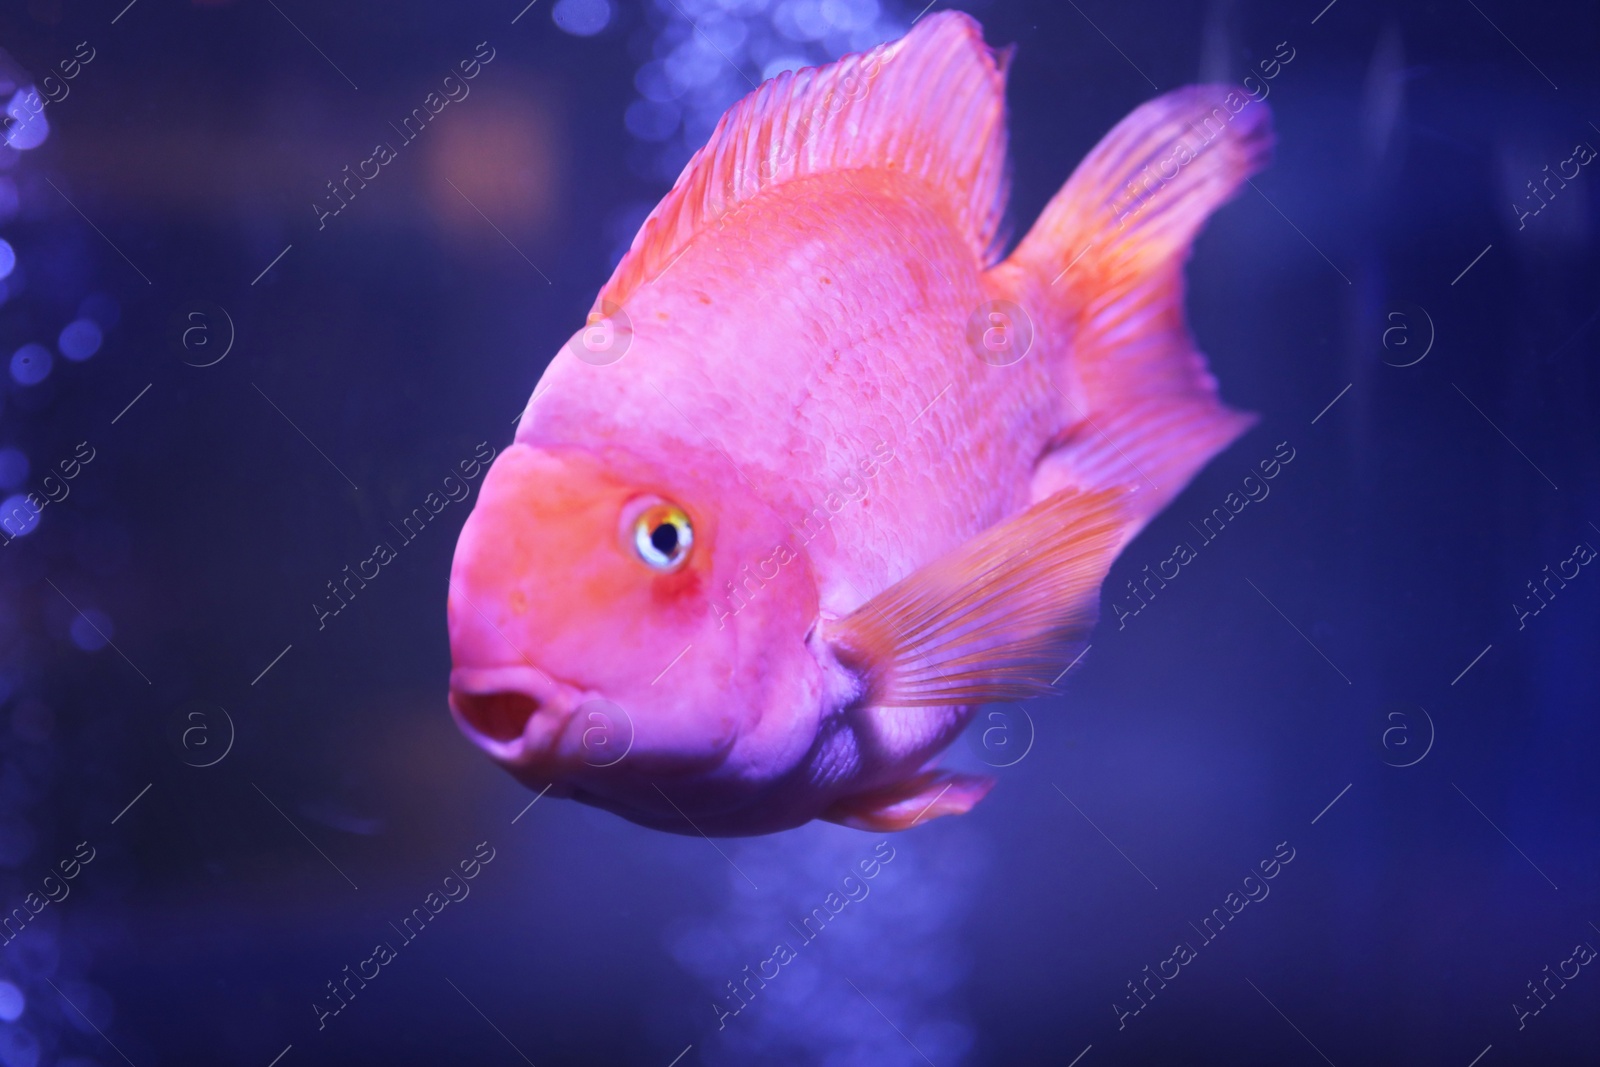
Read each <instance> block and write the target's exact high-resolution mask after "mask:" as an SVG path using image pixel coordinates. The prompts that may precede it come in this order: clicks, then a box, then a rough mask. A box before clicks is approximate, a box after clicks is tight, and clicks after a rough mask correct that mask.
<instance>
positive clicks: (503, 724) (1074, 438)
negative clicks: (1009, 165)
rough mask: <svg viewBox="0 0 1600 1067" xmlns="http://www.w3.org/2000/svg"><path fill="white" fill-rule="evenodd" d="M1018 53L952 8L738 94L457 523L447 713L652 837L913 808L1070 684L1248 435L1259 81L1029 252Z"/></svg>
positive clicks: (983, 786)
mask: <svg viewBox="0 0 1600 1067" xmlns="http://www.w3.org/2000/svg"><path fill="white" fill-rule="evenodd" d="M1004 90H1005V62H1004V57H1003V56H997V55H996V53H995V52H993V51H992V50H990V49H989V48H988V47H986V46H985V45H984V43H983V39H982V31H981V29H980V27H979V26H978V25H977V23H976V22H974V21H973V20H972V19H971V18H969V17H967V16H965V15H962V14H957V13H945V14H940V15H936V16H933V17H931V18H928V19H926V20H924V21H923V22H921V23H920V24H919V25H918V26H917V27H916V28H915V29H913V30H912V31H911V32H910V33H909V34H907V35H906V37H905V38H903V39H902V40H900V41H897V42H894V43H891V44H887V45H884V46H881V47H879V48H876V49H874V50H872V51H871V52H867V53H865V54H862V55H856V56H848V57H846V58H844V59H842V60H840V61H839V62H837V63H834V64H831V65H829V66H826V67H823V68H820V69H814V70H802V71H798V72H795V73H792V74H783V75H780V76H779V77H777V78H775V79H773V80H772V81H769V82H767V83H766V84H764V85H762V86H761V87H760V88H759V89H757V90H756V91H755V92H753V93H751V94H750V95H749V96H748V97H746V98H745V99H744V100H742V101H740V102H739V103H738V104H737V105H735V106H734V107H733V108H732V109H731V110H730V111H729V112H728V113H727V114H726V115H725V116H723V119H722V121H721V123H720V124H719V125H718V126H717V129H716V131H715V132H714V133H713V134H712V136H711V140H710V142H709V143H708V144H707V145H706V146H705V147H704V148H703V149H701V150H700V151H699V152H698V153H697V154H696V155H695V157H694V158H693V159H692V160H691V161H690V163H689V165H688V167H687V168H686V169H685V170H684V172H683V174H682V176H681V177H680V178H679V179H678V182H677V184H676V185H675V186H673V188H672V191H671V192H670V193H668V194H667V196H666V197H665V199H663V200H662V201H661V203H660V204H659V205H658V206H657V207H656V209H655V211H654V212H653V213H652V214H651V215H650V217H649V218H648V219H647V220H646V221H645V224H644V226H643V228H642V229H641V230H640V231H639V234H638V236H637V237H636V238H635V239H634V242H633V246H632V249H631V250H630V251H629V252H628V254H627V256H626V257H625V258H624V259H623V260H622V262H621V263H619V264H618V266H617V269H616V271H615V273H614V274H613V275H612V277H611V280H610V281H609V282H607V283H606V286H605V288H604V289H602V290H601V291H600V294H599V296H598V298H597V299H596V300H595V304H594V310H593V311H592V312H591V314H590V317H589V323H588V325H587V326H586V327H585V328H584V329H583V330H581V331H579V333H578V334H577V336H575V337H574V338H573V340H572V341H571V342H570V343H569V344H568V345H567V346H566V347H564V348H563V349H562V350H561V351H560V352H558V353H557V354H556V356H555V358H554V359H553V360H552V361H551V362H550V366H549V368H548V369H547V370H546V371H545V374H544V376H543V378H542V379H541V380H540V382H539V385H538V387H537V388H536V389H535V391H534V394H533V397H532V399H531V400H530V401H529V405H528V408H527V409H526V411H525V412H524V414H523V417H522V421H521V424H520V426H519V428H518V430H517V434H516V440H515V442H514V443H513V444H512V445H511V446H510V447H508V448H507V449H506V450H505V451H504V452H503V453H501V455H500V456H499V458H497V459H496V460H495V462H494V465H493V467H492V468H491V469H490V471H489V473H488V475H487V476H486V477H485V479H484V484H483V488H482V491H481V495H480V497H479V499H478V503H477V506H476V508H475V509H474V510H473V512H472V515H471V517H470V518H469V519H468V520H467V523H466V526H465V528H464V529H463V530H462V532H461V539H460V542H459V544H458V545H457V547H456V555H455V563H454V567H453V570H452V574H451V584H450V596H449V622H450V648H451V654H452V657H453V662H454V670H453V672H452V673H451V676H450V707H451V710H452V712H453V714H454V715H455V718H456V721H457V723H458V724H459V725H460V727H461V730H462V731H463V732H464V733H466V735H467V736H468V737H469V738H471V739H472V740H473V741H474V742H476V743H477V744H478V745H479V746H480V747H481V748H483V749H484V750H485V751H486V752H488V753H489V755H490V756H491V757H492V758H493V759H494V760H495V761H496V762H498V763H500V764H501V765H502V766H504V767H505V768H506V769H507V770H509V771H510V772H511V773H512V774H513V775H515V776H516V777H517V778H518V779H520V780H521V781H523V782H524V783H525V784H527V785H529V786H530V787H533V788H539V789H543V788H546V787H549V788H551V790H552V795H555V796H567V797H572V798H575V799H578V800H581V801H584V802H585V803H589V804H594V805H597V806H599V807H602V808H606V809H608V810H610V811H613V812H616V813H617V814H619V815H622V816H623V817H625V818H628V819H631V820H633V821H635V822H638V823H641V824H643V825H645V826H650V827H655V828H658V829H662V830H671V831H677V832H682V833H703V834H708V835H709V834H718V835H735V834H757V833H767V832H771V831H776V830H782V829H786V828H788V827H793V826H797V825H799V824H802V823H804V822H807V821H808V820H811V819H815V818H822V819H829V820H832V821H834V822H839V823H844V824H846V825H850V826H856V827H861V828H867V829H872V830H887V829H904V828H906V827H908V826H911V825H913V824H915V823H917V822H919V821H921V820H924V819H928V818H933V817H936V816H939V815H947V814H953V813H960V812H965V811H967V810H969V809H970V808H971V807H972V806H973V804H975V803H976V802H977V801H978V800H980V799H981V798H982V797H983V796H984V794H986V793H987V792H988V791H989V789H990V787H991V786H992V785H993V784H994V783H993V780H992V779H989V778H980V777H976V776H972V775H966V774H958V773H952V772H950V771H945V770H940V769H938V768H937V767H934V766H932V765H931V763H932V761H933V760H934V758H935V757H936V756H937V755H938V754H939V752H941V751H942V750H943V749H944V748H945V747H946V746H947V745H948V744H949V743H950V742H951V740H952V739H954V738H955V737H956V735H957V734H959V733H960V732H961V731H962V729H963V727H965V726H966V724H967V723H968V722H969V720H970V719H971V718H972V716H973V715H974V714H975V712H976V710H977V708H978V707H979V706H980V705H981V704H982V703H984V702H986V701H995V700H1014V699H1021V698H1025V697H1030V696H1035V695H1039V694H1041V693H1046V692H1049V691H1050V687H1051V682H1052V680H1053V679H1055V678H1056V677H1057V676H1058V675H1059V674H1060V673H1061V671H1062V669H1063V668H1064V667H1065V666H1066V665H1067V664H1068V663H1069V662H1070V661H1071V660H1072V658H1073V657H1074V656H1075V655H1077V653H1078V652H1079V651H1080V650H1081V649H1082V648H1083V646H1084V642H1085V639H1086V635H1087V634H1088V632H1089V630H1090V628H1091V627H1092V626H1093V625H1094V622H1095V619H1096V617H1097V614H1098V604H1099V589H1100V584H1101V582H1102V581H1103V580H1104V578H1105V574H1106V571H1107V569H1108V568H1109V567H1110V565H1111V562H1112V560H1113V559H1114V558H1115V556H1116V554H1117V552H1118V551H1119V550H1120V549H1121V547H1122V546H1123V545H1124V544H1126V543H1127V541H1128V540H1129V539H1130V538H1132V537H1133V536H1134V535H1135V534H1136V533H1137V532H1138V531H1139V530H1140V529H1141V528H1142V527H1143V526H1144V524H1145V523H1146V522H1148V521H1149V520H1150V518H1151V517H1152V516H1153V515H1154V514H1155V513H1156V512H1158V511H1160V510H1161V508H1162V507H1164V506H1165V505H1166V504H1167V502H1168V501H1169V500H1171V499H1172V497H1173V496H1174V495H1176V494H1177V493H1178V492H1179V491H1180V490H1181V489H1182V488H1183V486H1184V485H1185V484H1186V483H1187V482H1188V481H1189V479H1190V478H1191V477H1192V476H1193V475H1194V474H1195V472H1196V471H1197V470H1198V469H1199V468H1200V467H1201V466H1202V465H1203V464H1204V463H1205V462H1206V461H1207V460H1209V459H1210V458H1211V457H1212V456H1213V455H1215V454H1216V453H1217V452H1219V451H1221V450H1222V449H1223V448H1225V447H1227V446H1228V444H1229V443H1231V442H1232V441H1233V440H1234V439H1235V438H1236V437H1237V436H1238V435H1239V434H1240V433H1242V432H1243V431H1244V430H1245V429H1246V428H1247V427H1248V426H1249V425H1250V423H1251V421H1252V420H1251V418H1250V417H1249V416H1246V415H1242V414H1240V413H1238V412H1235V411H1231V410H1229V409H1228V408H1227V407H1225V406H1223V404H1222V403H1221V402H1220V401H1219V400H1218V398H1217V390H1216V382H1215V381H1214V379H1213V378H1212V377H1211V375H1210V374H1209V373H1208V372H1207V370H1206V365H1205V359H1204V357H1203V356H1202V355H1201V354H1200V352H1198V351H1197V350H1196V348H1195V345H1194V342H1193V340H1192V338H1191V337H1190V335H1189V332H1188V329H1187V326H1186V323H1185V319H1184V312H1183V262H1184V260H1185V258H1186V257H1187V256H1188V252H1189V247H1190V243H1191V242H1192V240H1193V238H1194V236H1195V233H1196V232H1197V231H1198V229H1199V227H1200V225H1201V224H1202V223H1203V222H1204V221H1205V219H1206V217H1207V216H1208V215H1209V214H1210V213H1211V212H1212V211H1214V210H1215V209H1216V208H1217V207H1218V206H1219V205H1220V204H1222V203H1223V202H1224V201H1225V200H1227V199H1228V198H1229V197H1230V196H1232V194H1233V193H1234V191H1235V190H1236V189H1237V188H1238V187H1239V185H1240V184H1241V183H1242V182H1244V180H1245V179H1246V178H1247V177H1248V176H1249V175H1250V174H1252V173H1253V172H1255V171H1256V170H1258V169H1259V168H1260V167H1261V166H1263V165H1264V163H1265V161H1266V158H1267V156H1268V154H1269V151H1270V146H1271V132H1270V127H1269V121H1268V116H1267V111H1266V108H1265V106H1264V105H1262V104H1260V103H1258V102H1255V101H1253V100H1251V99H1250V98H1249V97H1247V96H1244V95H1242V94H1241V93H1239V92H1238V91H1236V90H1230V89H1228V88H1227V87H1223V86H1198V87H1190V88H1185V89H1180V90H1178V91H1176V92H1172V93H1169V94H1167V95H1165V96H1162V97H1160V98H1158V99H1156V100H1152V101H1150V102H1149V103H1146V104H1144V105H1143V106H1141V107H1139V108H1138V109H1137V110H1135V111H1134V112H1133V113H1132V114H1131V115H1129V116H1128V117H1127V118H1126V119H1124V120H1123V121H1122V122H1121V123H1120V124H1118V125H1117V127H1116V128H1115V129H1114V130H1112V131H1111V133H1110V134H1109V135H1108V136H1107V137H1106V138H1105V140H1103V141H1102V142H1101V143H1100V144H1099V145H1098V146H1097V147H1096V148H1095V149H1094V151H1093V152H1091V153H1090V154H1089V156H1088V158H1086V159H1085V160H1084V161H1083V163H1082V164H1081V165H1080V166H1079V167H1078V169H1077V171H1076V173H1074V174H1073V176H1072V178H1071V180H1070V181H1068V182H1067V184H1066V185H1065V186H1064V187H1063V188H1062V189H1061V191H1060V192H1059V193H1058V194H1057V195H1056V197H1055V198H1054V199H1053V200H1052V201H1051V202H1050V204H1049V205H1048V206H1047V207H1046V208H1045V210H1044V213H1043V214H1042V215H1041V216H1040V218H1039V220H1038V221H1037V223H1036V224H1035V225H1034V227H1033V229H1032V230H1031V231H1030V232H1029V233H1028V235H1027V237H1026V238H1024V239H1023V240H1022V242H1021V243H1020V244H1018V245H1017V247H1016V249H1015V250H1014V251H1013V252H1012V253H1011V255H1010V256H1008V257H1006V258H1004V259H1002V258H1001V254H1002V251H1003V249H1002V247H1001V235H1000V232H999V231H1000V222H1001V216H1002V214H1003V212H1004V209H1005V203H1006V181H1005V175H1006V130H1005V103H1004Z"/></svg>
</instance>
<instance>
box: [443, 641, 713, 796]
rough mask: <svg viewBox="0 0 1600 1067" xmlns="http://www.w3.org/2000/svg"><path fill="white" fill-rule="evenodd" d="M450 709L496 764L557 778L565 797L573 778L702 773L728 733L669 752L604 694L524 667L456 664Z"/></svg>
mask: <svg viewBox="0 0 1600 1067" xmlns="http://www.w3.org/2000/svg"><path fill="white" fill-rule="evenodd" d="M450 714H451V715H452V716H453V717H454V718H455V720H456V725H457V727H459V728H460V730H461V732H462V733H464V734H465V735H466V736H467V738H468V739H469V740H471V741H472V742H473V743H474V744H476V745H477V746H478V747H479V748H481V749H483V750H484V752H486V753H488V755H489V756H490V757H491V758H492V759H493V760H494V761H495V762H496V763H499V764H500V765H501V766H503V767H505V768H506V769H507V770H508V771H510V772H511V773H512V774H513V775H514V776H516V777H517V778H518V779H520V780H522V781H524V782H537V783H546V782H556V783H558V784H557V787H556V789H555V792H556V793H557V794H558V795H571V786H570V783H572V782H573V781H574V780H577V779H585V780H588V781H590V782H591V783H592V784H599V783H598V781H597V780H599V779H606V778H614V777H615V771H614V770H613V769H617V770H622V769H624V768H626V769H629V770H639V771H649V772H651V773H656V774H660V773H671V774H681V773H685V772H693V771H704V770H708V769H710V768H713V767H715V766H717V765H719V764H720V763H722V762H723V761H724V760H725V759H726V758H727V756H728V752H729V749H730V748H731V746H732V743H733V741H734V737H733V736H731V735H730V736H729V737H727V738H725V739H722V740H723V742H724V743H714V744H711V745H709V746H707V747H706V748H705V749H701V750H699V751H676V749H677V748H678V746H677V745H673V744H671V743H670V741H668V740H667V739H666V738H650V737H641V733H645V732H648V731H647V730H641V728H640V725H639V724H638V723H637V722H636V720H635V716H634V715H633V714H632V713H630V712H629V711H628V709H627V708H625V707H623V706H622V705H621V704H618V703H616V702H615V701H612V700H610V699H608V698H607V697H606V696H605V695H604V694H601V693H597V692H593V691H591V690H587V689H584V688H581V687H579V686H574V685H571V684H569V683H567V682H564V681H562V680H560V679H558V678H555V677H553V676H552V675H550V674H548V673H547V672H545V671H542V670H540V669H539V668H537V667H533V666H529V665H525V664H524V665H515V666H497V667H457V668H456V669H454V670H453V671H451V672H450ZM646 726H647V727H648V723H647V724H646ZM652 742H653V743H652ZM663 742H667V743H666V744H663ZM607 772H611V773H607ZM560 783H568V785H567V787H566V788H563V787H562V786H561V784H560Z"/></svg>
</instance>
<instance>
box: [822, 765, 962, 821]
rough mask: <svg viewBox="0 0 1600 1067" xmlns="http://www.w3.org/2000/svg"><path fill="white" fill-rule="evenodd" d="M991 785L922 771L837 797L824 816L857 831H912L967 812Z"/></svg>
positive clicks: (935, 771)
mask: <svg viewBox="0 0 1600 1067" xmlns="http://www.w3.org/2000/svg"><path fill="white" fill-rule="evenodd" d="M992 788H994V779H993V778H987V777H983V776H980V775H974V774H958V773H956V772H954V771H941V770H932V771H923V772H922V773H920V774H918V775H915V776H914V777H911V778H907V779H906V780H905V781H903V782H899V783H897V784H895V785H893V786H890V787H889V788H887V789H880V790H878V791H876V792H872V793H861V794H858V795H856V796H853V797H845V798H844V799H842V800H836V801H834V802H833V804H832V805H830V806H829V807H828V809H827V810H826V811H824V812H823V813H822V817H823V818H824V819H826V820H828V821H829V822H836V823H840V824H841V825H844V826H853V827H855V828H856V829H857V830H872V831H887V830H909V829H911V827H913V826H915V825H917V824H918V823H921V822H926V821H928V820H929V819H937V818H938V817H939V816H941V815H965V814H966V813H967V812H969V811H971V810H972V806H973V805H974V804H976V803H977V802H978V801H980V800H982V799H983V798H984V797H985V796H987V795H988V793H989V790H990V789H992Z"/></svg>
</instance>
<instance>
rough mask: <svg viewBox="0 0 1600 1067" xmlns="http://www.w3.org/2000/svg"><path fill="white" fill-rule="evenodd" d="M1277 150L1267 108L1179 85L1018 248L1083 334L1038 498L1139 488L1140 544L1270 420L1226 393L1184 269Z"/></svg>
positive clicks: (1131, 124)
mask: <svg viewBox="0 0 1600 1067" xmlns="http://www.w3.org/2000/svg"><path fill="white" fill-rule="evenodd" d="M1241 102H1242V103H1241ZM1271 147H1272V132H1271V122H1270V118H1269V116H1268V112H1267V108H1266V105H1264V104H1261V103H1259V102H1256V101H1254V100H1251V99H1250V98H1248V97H1244V96H1242V95H1241V94H1240V93H1239V92H1238V91H1237V90H1233V89H1229V88H1228V87H1226V86H1219V85H1202V86H1191V87H1188V88H1184V89H1179V90H1177V91H1176V92H1172V93H1168V94H1167V95H1165V96H1162V97H1159V98H1157V99H1155V100H1152V101H1150V102H1149V103H1147V104H1144V105H1143V106H1141V107H1139V108H1137V109H1136V110H1135V111H1134V112H1133V113H1132V114H1131V115H1129V116H1128V117H1127V118H1125V119H1123V120H1122V122H1120V123H1118V124H1117V126H1116V128H1115V129H1113V130H1112V131H1111V132H1110V133H1109V134H1107V135H1106V137H1105V139H1104V140H1102V141H1101V142H1100V144H1099V145H1097V146H1096V147H1095V149H1094V151H1092V152H1090V153H1089V155H1088V156H1087V157H1086V158H1085V159H1084V161H1083V162H1082V163H1081V164H1079V166H1078V169H1077V170H1076V171H1075V172H1074V173H1073V175H1072V177H1071V179H1070V180H1069V181H1068V182H1067V184H1066V185H1065V186H1063V187H1062V189H1061V191H1060V192H1059V193H1057V194H1056V196H1055V198H1054V199H1053V200H1051V202H1050V203H1049V205H1048V206H1046V208H1045V210H1044V213H1043V214H1042V215H1041V216H1040V217H1039V221H1038V222H1037V223H1036V224H1035V225H1034V227H1033V229H1032V230H1031V231H1030V232H1029V233H1028V236H1027V237H1026V238H1025V239H1024V240H1023V241H1022V243H1021V244H1020V245H1018V246H1017V249H1016V251H1015V252H1014V253H1013V254H1012V256H1011V258H1010V260H1009V261H1008V265H1015V267H1018V268H1021V271H1022V272H1023V273H1024V274H1025V275H1028V276H1031V277H1032V279H1033V283H1032V284H1033V285H1034V286H1035V289H1034V292H1036V293H1040V294H1041V296H1042V297H1043V301H1042V302H1045V303H1047V304H1049V306H1051V307H1053V308H1054V309H1055V310H1054V312H1053V313H1052V318H1053V323H1052V325H1054V326H1056V327H1057V328H1059V329H1061V330H1062V331H1063V332H1064V333H1065V335H1066V336H1068V337H1070V338H1071V339H1072V340H1071V344H1070V349H1069V353H1068V355H1067V356H1066V359H1065V363H1064V366H1062V367H1060V368H1058V369H1057V370H1056V372H1055V373H1056V380H1057V382H1058V384H1059V388H1060V389H1061V391H1062V394H1063V397H1064V399H1065V401H1066V406H1065V409H1064V415H1065V419H1064V422H1065V425H1066V426H1067V429H1066V430H1065V431H1063V433H1062V435H1061V437H1060V438H1059V439H1058V441H1057V447H1056V449H1055V451H1053V452H1052V453H1050V455H1049V456H1047V457H1046V459H1045V460H1044V461H1043V463H1042V464H1041V468H1040V472H1039V476H1038V478H1036V480H1035V485H1034V497H1035V499H1040V498H1043V497H1045V496H1048V495H1050V494H1051V493H1054V492H1057V491H1059V490H1061V489H1064V488H1069V487H1072V488H1078V489H1082V490H1093V489H1097V488H1102V487H1106V486H1112V485H1127V486H1129V487H1130V488H1132V489H1133V490H1134V492H1133V494H1132V496H1131V497H1130V498H1129V499H1128V500H1127V502H1126V505H1127V508H1128V511H1129V513H1130V517H1131V519H1132V525H1131V526H1130V528H1129V530H1128V531H1127V533H1126V537H1128V538H1131V537H1132V536H1133V535H1134V534H1135V533H1137V532H1138V531H1139V530H1140V529H1142V528H1143V526H1144V525H1145V523H1147V522H1149V520H1150V519H1151V518H1152V517H1153V516H1154V515H1155V514H1156V513H1157V512H1159V511H1160V510H1161V509H1162V508H1163V507H1165V506H1166V504H1167V503H1168V502H1169V501H1170V500H1171V499H1172V498H1173V497H1174V496H1176V495H1177V494H1178V492H1179V491H1181V490H1182V489H1183V487H1184V486H1185V485H1186V484H1188V481H1189V479H1190V478H1192V477H1193V476H1194V474H1195V472H1197V471H1198V470H1199V469H1200V468H1201V467H1202V466H1203V465H1204V464H1205V463H1206V461H1207V460H1209V459H1210V458H1211V457H1212V456H1214V455H1216V454H1217V453H1218V452H1220V451H1222V450H1223V449H1224V448H1226V447H1227V446H1228V445H1229V444H1231V443H1232V442H1233V440H1234V439H1235V438H1236V437H1238V436H1239V435H1240V434H1242V433H1243V432H1244V431H1245V430H1246V429H1248V428H1249V427H1250V425H1251V424H1252V423H1253V422H1254V421H1255V418H1254V416H1251V415H1245V414H1242V413H1240V412H1236V411H1232V410H1230V409H1229V408H1227V407H1226V406H1224V405H1223V404H1222V402H1221V401H1220V400H1219V399H1218V398H1217V383H1216V379H1214V378H1213V377H1212V376H1211V374H1210V373H1209V372H1208V371H1207V370H1206V362H1205V357H1204V356H1203V355H1201V353H1200V352H1199V350H1198V349H1196V347H1195V344H1194V340H1193V338H1192V337H1191V336H1190V334H1189V329H1188V325H1187V323H1186V321H1185V319H1184V314H1183V291H1184V284H1183V263H1184V260H1185V259H1187V258H1188V253H1189V246H1190V243H1191V242H1192V241H1193V240H1194V236H1195V234H1196V233H1197V232H1198V231H1199V229H1200V226H1201V224H1202V223H1203V222H1205V220H1206V217H1207V216H1209V215H1210V214H1211V212H1213V211H1215V210H1216V209H1217V208H1218V207H1219V206H1221V204H1222V203H1223V202H1224V201H1226V200H1227V199H1228V198H1229V197H1231V196H1232V195H1233V193H1234V192H1235V191H1236V190H1237V189H1238V188H1239V186H1240V185H1241V184H1243V183H1244V181H1245V179H1247V178H1248V177H1249V176H1250V175H1251V174H1253V173H1255V172H1256V171H1258V170H1260V169H1261V168H1262V167H1263V166H1264V165H1265V164H1266V161H1267V158H1268V156H1269V154H1270V152H1271Z"/></svg>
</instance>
